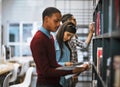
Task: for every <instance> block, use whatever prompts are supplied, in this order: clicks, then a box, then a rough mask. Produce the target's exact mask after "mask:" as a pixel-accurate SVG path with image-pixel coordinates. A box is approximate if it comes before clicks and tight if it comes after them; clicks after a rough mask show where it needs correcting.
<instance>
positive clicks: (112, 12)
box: [92, 0, 120, 87]
mask: <svg viewBox="0 0 120 87" xmlns="http://www.w3.org/2000/svg"><path fill="white" fill-rule="evenodd" d="M93 1H96V0H93ZM93 3H94V2H93ZM95 5H96V6H94V7H95V8H94V12H93V21H94V22H95V36H94V38H93V69H92V79H93V81H96V86H95V85H94V87H120V84H118V83H117V81H120V62H119V60H120V0H97V4H95ZM98 48H102V53H100V51H99V50H98ZM100 56H101V57H100ZM116 56H118V57H117V58H116ZM116 59H117V60H118V63H117V64H118V65H119V68H118V69H117V70H116V68H115V65H116V64H115V60H116ZM116 72H118V73H119V74H117V78H116V74H115V73H116ZM115 85H116V86H115Z"/></svg>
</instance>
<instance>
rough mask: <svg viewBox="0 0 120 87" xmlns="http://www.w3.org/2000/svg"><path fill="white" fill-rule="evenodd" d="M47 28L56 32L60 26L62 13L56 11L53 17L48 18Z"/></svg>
mask: <svg viewBox="0 0 120 87" xmlns="http://www.w3.org/2000/svg"><path fill="white" fill-rule="evenodd" d="M46 20H47V21H46V24H47V29H48V30H49V31H52V32H56V31H57V29H58V27H59V26H60V21H61V14H60V13H55V14H53V15H52V16H51V17H47V18H46Z"/></svg>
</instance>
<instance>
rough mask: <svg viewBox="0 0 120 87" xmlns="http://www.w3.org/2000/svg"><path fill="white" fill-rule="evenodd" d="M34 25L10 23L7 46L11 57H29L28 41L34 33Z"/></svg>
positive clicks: (35, 28)
mask: <svg viewBox="0 0 120 87" xmlns="http://www.w3.org/2000/svg"><path fill="white" fill-rule="evenodd" d="M36 26H37V25H36V23H10V24H9V26H8V38H9V39H8V45H9V46H10V47H11V56H12V57H15V56H31V51H30V47H29V45H30V41H31V39H32V36H33V32H36V30H37V27H36Z"/></svg>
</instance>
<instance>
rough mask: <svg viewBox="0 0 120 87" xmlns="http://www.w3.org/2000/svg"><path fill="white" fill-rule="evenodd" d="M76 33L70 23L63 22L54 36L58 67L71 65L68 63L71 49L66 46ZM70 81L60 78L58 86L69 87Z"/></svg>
mask: <svg viewBox="0 0 120 87" xmlns="http://www.w3.org/2000/svg"><path fill="white" fill-rule="evenodd" d="M75 33H76V27H75V25H74V24H73V23H72V22H65V23H63V24H62V25H61V27H60V28H59V30H58V32H57V34H56V40H55V48H56V59H57V61H58V63H59V64H60V65H63V66H64V65H67V66H68V65H72V63H71V62H70V58H71V49H70V47H69V45H68V41H69V40H70V39H71V38H72V37H73V36H74V34H75ZM69 81H70V80H69V79H65V77H62V78H61V80H60V84H61V85H63V87H69V85H70V82H69Z"/></svg>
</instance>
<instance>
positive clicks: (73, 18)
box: [68, 16, 77, 26]
mask: <svg viewBox="0 0 120 87" xmlns="http://www.w3.org/2000/svg"><path fill="white" fill-rule="evenodd" d="M68 21H70V22H72V23H73V24H74V25H75V26H76V24H77V23H76V19H75V17H74V16H72V17H71V18H70V19H69V20H68Z"/></svg>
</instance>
